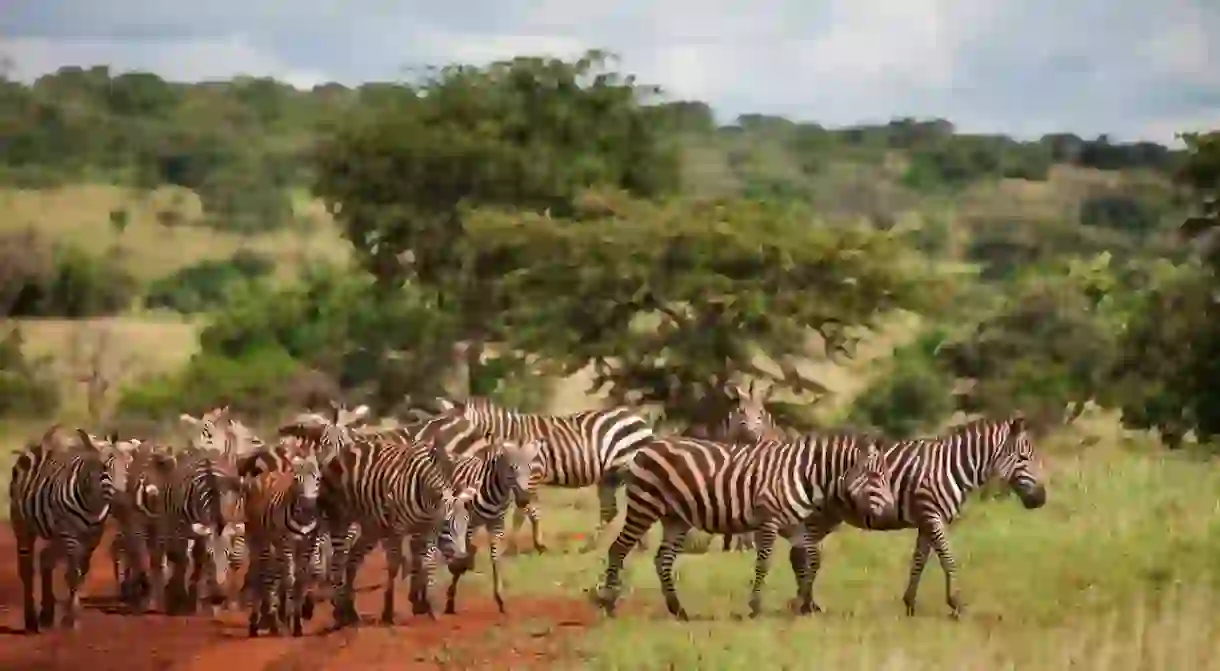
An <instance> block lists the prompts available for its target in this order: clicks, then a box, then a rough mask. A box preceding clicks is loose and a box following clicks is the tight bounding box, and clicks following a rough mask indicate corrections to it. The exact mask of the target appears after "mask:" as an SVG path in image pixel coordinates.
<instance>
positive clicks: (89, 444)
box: [76, 429, 98, 452]
mask: <svg viewBox="0 0 1220 671" xmlns="http://www.w3.org/2000/svg"><path fill="white" fill-rule="evenodd" d="M76 437H77V439H78V440H80V446H81V447H84V448H86V449H90V450H93V451H94V452H97V451H98V449H97V444H96V443H94V442H93V436H91V435H89V432H88V431H86V430H84V429H77V430H76Z"/></svg>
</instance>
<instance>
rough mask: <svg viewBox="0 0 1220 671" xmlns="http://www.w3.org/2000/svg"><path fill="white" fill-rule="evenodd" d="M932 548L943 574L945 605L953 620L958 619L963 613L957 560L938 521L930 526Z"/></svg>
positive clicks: (943, 527)
mask: <svg viewBox="0 0 1220 671" xmlns="http://www.w3.org/2000/svg"><path fill="white" fill-rule="evenodd" d="M932 548H933V549H934V550H936V556H937V557H939V558H940V567H941V569H943V570H944V572H945V603H946V604H948V606H949V610H950V612H951V615H952V617H953V619H955V620H956V619H958V618H960V617H961V616H962V613H963V612H964V611H965V605H964V604H962V596H961V593H960V592H958V590H957V580H956V577H957V559H955V558H954V557H953V552H952V551H951V550H950V549H949V536H948V535H947V534H946V533H945V525H944V523H943V522H940V521H939V520H938V521H937V522H936V523H935V524H934V525H933V526H932Z"/></svg>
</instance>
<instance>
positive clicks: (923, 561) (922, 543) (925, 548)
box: [902, 531, 932, 615]
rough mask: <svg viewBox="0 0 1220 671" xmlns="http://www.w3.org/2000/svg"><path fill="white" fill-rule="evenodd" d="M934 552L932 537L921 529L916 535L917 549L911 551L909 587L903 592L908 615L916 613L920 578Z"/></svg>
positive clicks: (903, 600) (903, 601)
mask: <svg viewBox="0 0 1220 671" xmlns="http://www.w3.org/2000/svg"><path fill="white" fill-rule="evenodd" d="M931 554H932V537H931V536H930V535H928V534H925V533H924V532H922V531H920V532H919V534H918V535H917V536H916V537H915V551H914V552H912V553H911V570H910V573H909V574H908V576H907V589H906V591H905V592H903V593H902V603H903V605H904V606H906V609H907V615H914V614H915V599H916V597H917V596H918V594H919V579H920V578H921V577H922V576H923V569H924V567H925V566H927V564H928V557H929V556H930V555H931Z"/></svg>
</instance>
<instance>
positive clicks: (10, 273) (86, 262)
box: [0, 229, 139, 319]
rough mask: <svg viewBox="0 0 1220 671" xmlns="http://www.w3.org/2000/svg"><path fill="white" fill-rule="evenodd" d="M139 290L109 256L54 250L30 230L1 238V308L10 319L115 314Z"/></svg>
mask: <svg viewBox="0 0 1220 671" xmlns="http://www.w3.org/2000/svg"><path fill="white" fill-rule="evenodd" d="M138 288H139V285H138V283H137V282H136V280H135V278H134V277H132V276H131V275H130V274H129V273H128V272H127V271H126V270H125V269H124V268H123V267H122V266H120V265H119V264H118V262H116V261H114V260H112V259H110V258H109V257H104V256H94V255H93V254H90V253H88V252H86V251H84V250H83V249H80V248H78V247H72V246H60V247H53V246H51V245H49V244H47V243H46V242H45V241H44V240H43V239H42V238H41V237H40V236H39V235H38V234H37V232H36V231H34V230H32V229H29V230H26V231H23V232H20V233H9V234H4V235H0V301H3V302H2V303H0V309H3V310H4V312H5V313H6V314H7V315H8V316H15V317H68V318H72V319H78V318H82V317H94V316H99V315H107V314H114V313H116V312H121V311H122V310H125V309H126V308H127V307H128V306H129V305H131V301H132V299H133V298H134V297H135V294H136V291H137V289H138Z"/></svg>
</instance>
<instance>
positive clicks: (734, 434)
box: [722, 380, 786, 443]
mask: <svg viewBox="0 0 1220 671" xmlns="http://www.w3.org/2000/svg"><path fill="white" fill-rule="evenodd" d="M773 389H774V388H773V387H769V388H767V389H766V391H764V392H763V393H762V394H757V393H755V389H754V380H750V384H749V385H748V386H747V387H746V388H745V389H742V388H741V386H740V385H737V386H734V387H731V388H730V393H729V394H728V396H729V400H730V401H732V402H733V403H734V405H733V407H732V408H730V409H729V412H728V415H726V416H725V418H724V420H723V424H722V433H723V437H722V440H727V441H730V442H743V443H757V442H760V441H763V440H783V439H784V438H785V437H786V436H785V435H784V433H783V431H781V430H780V428H779V426H778V425H777V424H776V423H775V418H774V417H772V416H771V413H770V412H769V411H768V410H767V401H768V400H770V398H771V392H772V390H773Z"/></svg>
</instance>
